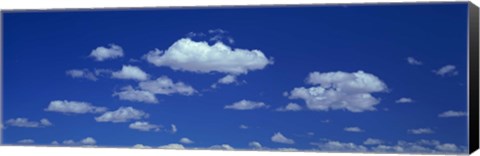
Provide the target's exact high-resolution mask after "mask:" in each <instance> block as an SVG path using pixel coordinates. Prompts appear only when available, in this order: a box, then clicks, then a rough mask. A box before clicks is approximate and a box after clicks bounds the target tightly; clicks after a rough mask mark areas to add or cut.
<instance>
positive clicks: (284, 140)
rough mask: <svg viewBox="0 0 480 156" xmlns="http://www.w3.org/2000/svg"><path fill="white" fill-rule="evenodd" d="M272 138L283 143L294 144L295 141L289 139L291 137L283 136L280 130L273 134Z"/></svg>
mask: <svg viewBox="0 0 480 156" xmlns="http://www.w3.org/2000/svg"><path fill="white" fill-rule="evenodd" d="M271 140H272V141H273V142H276V143H282V144H294V143H295V141H294V140H292V139H289V138H287V137H285V136H283V134H282V133H280V132H278V133H275V134H273V136H272V138H271Z"/></svg>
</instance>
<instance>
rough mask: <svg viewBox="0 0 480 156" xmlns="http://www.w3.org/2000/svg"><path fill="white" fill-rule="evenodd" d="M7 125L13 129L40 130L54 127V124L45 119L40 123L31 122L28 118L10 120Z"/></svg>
mask: <svg viewBox="0 0 480 156" xmlns="http://www.w3.org/2000/svg"><path fill="white" fill-rule="evenodd" d="M6 124H7V125H9V126H13V127H24V128H39V127H48V126H51V125H52V123H51V122H50V121H48V119H45V118H43V119H41V120H40V121H38V122H37V121H30V120H28V118H16V119H9V120H7V122H6Z"/></svg>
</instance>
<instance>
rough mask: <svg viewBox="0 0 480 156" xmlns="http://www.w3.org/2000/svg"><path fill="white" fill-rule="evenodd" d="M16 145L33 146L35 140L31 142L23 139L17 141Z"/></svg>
mask: <svg viewBox="0 0 480 156" xmlns="http://www.w3.org/2000/svg"><path fill="white" fill-rule="evenodd" d="M17 142H18V143H20V144H33V143H35V140H32V139H23V140H19V141H17Z"/></svg>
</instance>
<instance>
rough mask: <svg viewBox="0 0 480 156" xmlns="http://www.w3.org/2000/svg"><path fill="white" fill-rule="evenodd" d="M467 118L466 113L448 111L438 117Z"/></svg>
mask: <svg viewBox="0 0 480 156" xmlns="http://www.w3.org/2000/svg"><path fill="white" fill-rule="evenodd" d="M462 116H467V112H461V111H453V110H449V111H446V112H443V113H441V114H439V115H438V117H441V118H448V117H462Z"/></svg>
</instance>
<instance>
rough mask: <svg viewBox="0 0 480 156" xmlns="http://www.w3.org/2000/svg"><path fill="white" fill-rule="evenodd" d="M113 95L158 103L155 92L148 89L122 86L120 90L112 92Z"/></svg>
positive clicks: (136, 100)
mask: <svg viewBox="0 0 480 156" xmlns="http://www.w3.org/2000/svg"><path fill="white" fill-rule="evenodd" d="M113 96H118V98H119V99H120V100H127V101H133V102H144V103H153V104H155V103H158V100H157V97H155V94H153V93H151V92H149V91H144V90H136V89H134V88H133V87H132V86H126V87H123V88H122V91H120V92H115V93H113Z"/></svg>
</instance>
